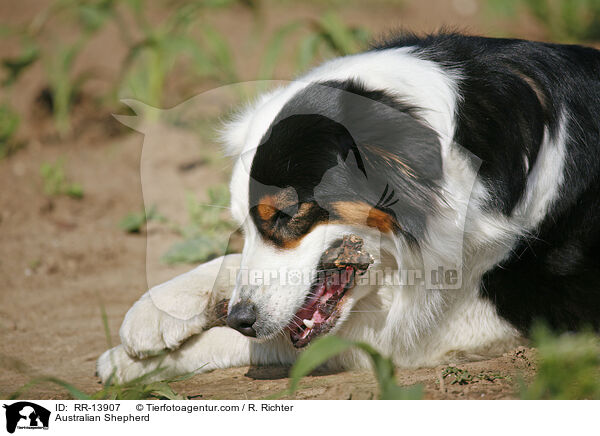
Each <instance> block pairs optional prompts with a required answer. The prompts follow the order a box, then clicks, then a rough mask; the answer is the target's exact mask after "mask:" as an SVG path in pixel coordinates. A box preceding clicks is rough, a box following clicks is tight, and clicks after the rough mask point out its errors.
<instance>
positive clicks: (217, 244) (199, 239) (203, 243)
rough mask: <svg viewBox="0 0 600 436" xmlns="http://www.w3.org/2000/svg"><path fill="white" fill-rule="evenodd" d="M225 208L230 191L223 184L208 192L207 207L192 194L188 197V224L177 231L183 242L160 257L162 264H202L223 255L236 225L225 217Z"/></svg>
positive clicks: (226, 250)
mask: <svg viewBox="0 0 600 436" xmlns="http://www.w3.org/2000/svg"><path fill="white" fill-rule="evenodd" d="M228 204H229V189H228V187H227V185H224V184H222V185H216V186H213V187H211V188H209V189H208V202H207V203H201V202H199V201H198V200H197V198H196V197H195V196H194V195H193V194H192V193H188V194H187V209H188V216H189V222H188V224H187V225H185V226H184V227H181V228H179V229H177V230H178V232H179V233H180V234H181V236H183V238H184V240H183V241H181V242H178V243H176V244H175V245H173V246H172V247H171V248H170V249H169V250H168V251H167V252H166V253H165V254H164V255H163V257H162V260H163V262H165V263H168V264H175V263H197V262H205V261H207V260H210V259H212V258H214V257H217V256H222V255H224V254H226V253H227V252H228V249H229V237H230V236H231V234H232V232H233V231H234V230H235V224H234V223H233V222H232V221H231V220H230V219H229V218H228V217H227V216H226V214H224V211H226V210H227V209H228Z"/></svg>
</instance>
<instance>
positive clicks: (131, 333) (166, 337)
mask: <svg viewBox="0 0 600 436" xmlns="http://www.w3.org/2000/svg"><path fill="white" fill-rule="evenodd" d="M205 318H206V317H205V316H204V314H201V315H198V316H195V317H193V318H190V319H178V318H176V317H174V316H171V315H169V314H168V313H166V312H165V311H162V310H160V309H159V308H157V307H156V305H155V304H154V302H153V301H152V298H151V296H150V294H146V295H144V296H143V297H142V298H141V299H140V300H138V301H137V302H136V303H135V304H134V305H133V307H132V308H131V309H129V311H128V312H127V315H126V316H125V320H124V321H123V324H122V325H121V329H120V330H119V334H120V336H121V343H122V344H123V349H124V351H125V352H126V353H127V354H129V355H130V356H133V357H138V358H146V357H149V356H154V355H157V354H160V353H161V352H163V351H165V350H175V349H177V348H179V346H180V345H181V343H182V342H183V341H185V340H186V339H188V338H189V337H190V336H192V335H194V334H197V333H200V332H201V331H202V328H203V326H204V324H205Z"/></svg>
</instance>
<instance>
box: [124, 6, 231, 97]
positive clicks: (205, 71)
mask: <svg viewBox="0 0 600 436" xmlns="http://www.w3.org/2000/svg"><path fill="white" fill-rule="evenodd" d="M221 3H225V4H230V3H232V2H220V3H219V2H212V3H211V2H208V3H206V2H194V3H188V4H185V5H182V6H181V7H179V8H176V9H175V12H173V13H172V14H170V15H169V16H168V17H167V18H166V19H165V20H164V22H163V23H161V24H160V25H158V26H153V25H151V24H150V23H149V22H148V20H147V19H146V16H145V13H144V11H145V8H144V7H143V3H142V2H141V1H140V0H137V1H130V2H129V4H130V5H131V10H132V13H133V15H134V17H135V21H136V24H137V27H138V30H139V31H141V32H142V34H143V37H142V39H141V40H140V41H139V42H137V43H135V44H133V45H132V46H131V47H130V49H129V53H128V55H127V58H126V59H125V62H124V63H123V69H122V79H121V80H120V84H119V88H120V92H121V93H127V94H129V95H130V96H131V97H133V98H137V99H140V100H142V101H144V102H145V103H147V104H149V105H151V106H160V105H161V104H164V91H165V86H166V81H167V78H168V76H169V74H171V73H172V72H173V71H174V69H175V68H176V64H177V61H179V60H180V59H181V57H182V56H183V57H185V58H187V59H188V60H189V61H191V66H192V68H191V71H192V73H193V74H195V75H197V76H199V77H208V78H214V79H216V80H218V81H220V82H234V81H236V80H237V75H236V72H235V66H234V62H233V55H232V52H231V49H230V47H229V45H228V43H227V42H226V40H225V38H224V37H223V36H222V35H221V34H220V33H219V32H217V31H216V30H215V29H214V28H213V27H211V26H210V25H209V24H208V23H206V22H203V23H201V24H200V23H199V19H200V18H201V17H203V12H204V10H205V9H206V8H210V7H221V6H222V4H221ZM199 24H200V25H199ZM194 29H197V30H198V31H199V32H200V37H199V38H196V37H195V36H194V35H192V30H194Z"/></svg>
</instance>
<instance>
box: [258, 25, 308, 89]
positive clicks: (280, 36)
mask: <svg viewBox="0 0 600 436" xmlns="http://www.w3.org/2000/svg"><path fill="white" fill-rule="evenodd" d="M300 24H301V23H300V22H298V21H293V22H291V23H288V24H286V25H284V26H282V27H281V28H279V30H277V32H275V35H273V38H271V40H270V41H269V44H268V45H267V48H266V50H265V54H264V57H263V60H262V64H261V66H260V71H259V73H258V77H259V79H262V80H269V79H272V78H273V73H274V71H275V65H276V64H277V61H278V59H279V55H280V54H281V50H282V48H283V43H284V42H285V40H286V38H287V37H288V36H289V35H290V34H291V33H293V32H295V31H296V29H298V28H299V27H300Z"/></svg>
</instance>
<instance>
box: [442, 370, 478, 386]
mask: <svg viewBox="0 0 600 436" xmlns="http://www.w3.org/2000/svg"><path fill="white" fill-rule="evenodd" d="M442 377H443V378H446V377H453V378H452V380H451V381H450V384H451V385H454V384H458V385H466V384H469V383H471V382H472V381H473V376H472V375H471V373H469V371H467V370H466V369H460V368H457V367H455V366H449V367H447V368H444V370H443V371H442Z"/></svg>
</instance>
